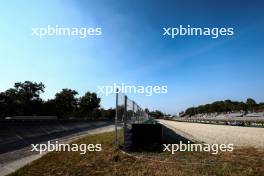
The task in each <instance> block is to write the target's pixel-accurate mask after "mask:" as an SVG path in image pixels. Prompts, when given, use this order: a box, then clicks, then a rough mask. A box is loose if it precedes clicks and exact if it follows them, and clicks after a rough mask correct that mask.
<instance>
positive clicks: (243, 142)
mask: <svg viewBox="0 0 264 176" xmlns="http://www.w3.org/2000/svg"><path fill="white" fill-rule="evenodd" d="M158 121H159V123H161V124H162V125H164V126H166V127H167V128H170V129H171V130H173V131H174V132H175V133H177V134H179V135H181V136H183V137H185V138H187V139H190V140H191V141H194V142H198V143H207V144H234V146H235V147H256V148H264V128H257V127H240V126H228V125H213V124H200V123H188V122H176V121H170V120H161V119H160V120H158Z"/></svg>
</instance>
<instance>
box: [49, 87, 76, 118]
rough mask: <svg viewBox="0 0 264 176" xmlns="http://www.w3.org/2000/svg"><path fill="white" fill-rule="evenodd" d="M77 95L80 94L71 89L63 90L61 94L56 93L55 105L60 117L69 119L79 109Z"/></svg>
mask: <svg viewBox="0 0 264 176" xmlns="http://www.w3.org/2000/svg"><path fill="white" fill-rule="evenodd" d="M76 95H78V92H77V91H75V90H71V89H62V91H61V92H58V93H56V95H55V99H54V103H55V106H56V111H57V115H58V116H59V117H61V118H67V117H68V116H70V115H72V113H73V111H74V110H75V108H76V107H77V98H76V97H75V96H76Z"/></svg>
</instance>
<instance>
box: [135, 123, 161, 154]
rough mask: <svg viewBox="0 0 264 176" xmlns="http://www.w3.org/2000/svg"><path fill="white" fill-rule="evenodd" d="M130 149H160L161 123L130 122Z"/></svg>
mask: <svg viewBox="0 0 264 176" xmlns="http://www.w3.org/2000/svg"><path fill="white" fill-rule="evenodd" d="M131 132H132V146H131V149H132V150H144V151H160V150H161V149H162V142H163V139H162V125H161V124H132V130H131Z"/></svg>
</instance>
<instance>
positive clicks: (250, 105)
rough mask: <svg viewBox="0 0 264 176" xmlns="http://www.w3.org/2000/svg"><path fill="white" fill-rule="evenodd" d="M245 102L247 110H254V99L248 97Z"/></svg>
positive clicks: (255, 104)
mask: <svg viewBox="0 0 264 176" xmlns="http://www.w3.org/2000/svg"><path fill="white" fill-rule="evenodd" d="M246 104H247V106H248V110H249V111H254V110H255V108H256V106H257V103H256V101H255V100H254V99H252V98H248V99H247V101H246Z"/></svg>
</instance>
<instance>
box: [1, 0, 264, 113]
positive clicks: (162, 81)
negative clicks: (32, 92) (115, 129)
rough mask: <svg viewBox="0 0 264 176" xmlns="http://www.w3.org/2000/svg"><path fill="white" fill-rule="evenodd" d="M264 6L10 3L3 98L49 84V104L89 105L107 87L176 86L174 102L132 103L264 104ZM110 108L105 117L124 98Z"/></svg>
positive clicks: (107, 100) (4, 25)
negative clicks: (59, 30)
mask: <svg viewBox="0 0 264 176" xmlns="http://www.w3.org/2000/svg"><path fill="white" fill-rule="evenodd" d="M263 8H264V3H263V2H261V1H252V0H251V1H250V0H246V1H242V2H241V1H240V2H239V1H235V0H234V1H232V2H231V1H227V0H226V1H224V0H222V1H218V0H210V1H209V0H187V1H185V0H181V1H177V0H174V1H170V0H165V1H161V0H160V1H157V0H144V1H142V0H141V1H140V0H135V1H128V0H122V1H121V0H115V1H113V0H96V1H95V0H87V1H85V0H75V1H74V0H66V1H62V0H53V1H51V0H48V1H27V3H25V1H14V0H10V1H5V2H4V1H3V2H1V3H0V27H1V28H0V31H1V32H0V65H1V69H0V75H1V77H0V81H1V84H0V91H4V90H6V89H7V88H10V87H12V86H13V84H14V82H18V81H25V80H31V81H37V82H40V81H42V82H43V83H44V84H45V85H46V89H45V90H46V91H45V93H44V95H43V96H42V97H43V98H44V99H48V98H53V97H54V94H55V93H56V92H58V91H60V90H61V89H62V88H65V87H67V88H72V89H75V90H77V91H78V92H79V94H80V95H82V94H84V92H86V91H97V86H98V85H111V84H113V83H125V84H133V85H145V86H147V85H167V86H168V93H167V94H165V95H164V94H157V95H153V96H151V97H146V96H144V95H133V94H132V95H129V96H130V97H131V98H132V99H135V100H136V101H137V102H138V104H140V105H142V106H143V107H148V108H150V109H160V110H162V111H165V112H169V113H176V112H179V111H181V110H184V109H185V108H187V107H190V106H196V105H199V104H205V103H210V102H213V101H216V100H225V99H232V100H237V101H242V100H245V99H246V98H247V97H252V98H254V99H256V100H257V101H258V102H259V101H264V93H263V90H264V80H263V75H264V74H263V73H264V69H263V68H264V52H263V49H264V42H263V41H264V32H263V29H264V11H263ZM188 24H189V25H192V26H195V27H232V28H234V31H235V35H234V36H229V37H227V36H225V37H219V38H217V39H212V38H210V37H206V36H199V37H197V36H185V37H178V38H174V39H170V38H165V37H164V36H162V34H163V29H162V28H163V27H174V26H175V27H177V26H179V25H188ZM47 25H54V26H55V25H59V26H62V27H63V26H65V27H101V28H102V31H103V35H102V36H99V37H91V38H90V37H89V38H86V39H80V38H78V37H63V36H56V37H54V36H53V37H48V38H42V39H40V38H38V37H36V36H32V35H31V28H34V27H46V26H47ZM100 96H101V98H102V106H103V107H106V108H108V107H111V106H114V103H115V101H114V97H113V96H109V97H105V96H103V95H100Z"/></svg>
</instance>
